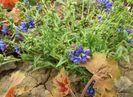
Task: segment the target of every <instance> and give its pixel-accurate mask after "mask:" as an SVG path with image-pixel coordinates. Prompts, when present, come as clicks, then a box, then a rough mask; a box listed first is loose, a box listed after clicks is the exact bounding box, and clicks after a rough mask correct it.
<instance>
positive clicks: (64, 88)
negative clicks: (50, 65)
mask: <svg viewBox="0 0 133 97" xmlns="http://www.w3.org/2000/svg"><path fill="white" fill-rule="evenodd" d="M53 83H54V86H55V87H56V90H57V91H58V93H59V94H61V96H62V97H63V96H66V95H67V94H68V93H69V87H70V80H69V78H68V76H67V75H66V73H65V69H64V68H62V69H61V71H60V72H59V74H58V75H57V76H56V77H55V78H54V80H53Z"/></svg>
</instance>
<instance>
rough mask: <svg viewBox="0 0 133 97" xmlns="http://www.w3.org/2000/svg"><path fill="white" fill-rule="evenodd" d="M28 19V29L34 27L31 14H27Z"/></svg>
mask: <svg viewBox="0 0 133 97" xmlns="http://www.w3.org/2000/svg"><path fill="white" fill-rule="evenodd" d="M28 21H29V22H28V25H29V28H30V29H32V28H34V27H35V23H34V19H33V18H32V17H31V16H29V17H28Z"/></svg>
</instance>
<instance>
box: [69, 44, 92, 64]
mask: <svg viewBox="0 0 133 97" xmlns="http://www.w3.org/2000/svg"><path fill="white" fill-rule="evenodd" d="M89 52H90V49H87V50H84V48H83V47H82V46H79V47H77V48H76V49H75V50H74V51H71V52H70V53H69V57H70V59H71V61H72V62H74V63H75V64H77V63H80V62H81V63H85V62H86V61H87V60H88V59H90V56H88V54H89Z"/></svg>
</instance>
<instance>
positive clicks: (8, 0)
mask: <svg viewBox="0 0 133 97" xmlns="http://www.w3.org/2000/svg"><path fill="white" fill-rule="evenodd" d="M17 2H18V0H0V4H2V5H3V6H4V8H9V9H12V8H13V7H14V6H15V4H16V3H17Z"/></svg>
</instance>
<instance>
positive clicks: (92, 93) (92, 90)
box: [86, 81, 96, 97]
mask: <svg viewBox="0 0 133 97" xmlns="http://www.w3.org/2000/svg"><path fill="white" fill-rule="evenodd" d="M94 84H95V81H92V83H91V84H90V86H89V87H88V89H87V91H86V94H88V95H89V96H90V97H93V96H94V95H95V92H96V89H94V88H93V86H94Z"/></svg>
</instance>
